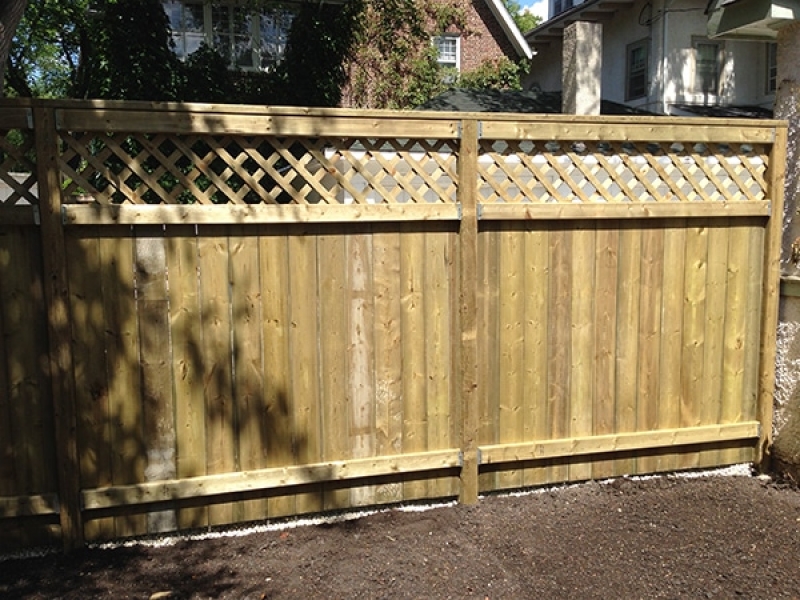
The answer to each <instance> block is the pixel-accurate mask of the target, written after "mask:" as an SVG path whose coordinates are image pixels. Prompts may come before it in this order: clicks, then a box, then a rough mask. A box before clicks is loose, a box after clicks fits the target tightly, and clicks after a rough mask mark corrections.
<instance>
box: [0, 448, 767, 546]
mask: <svg viewBox="0 0 800 600" xmlns="http://www.w3.org/2000/svg"><path fill="white" fill-rule="evenodd" d="M752 476H753V469H752V466H751V465H750V464H747V463H743V464H738V465H732V466H730V467H724V468H720V469H710V470H702V471H681V472H675V473H662V474H657V475H636V476H627V475H626V476H625V477H624V478H625V479H630V480H631V481H646V480H649V479H659V478H662V477H666V478H667V479H696V478H701V477H752ZM762 477H764V476H762ZM765 477H766V478H767V479H769V476H765ZM615 480H616V479H615V478H612V479H604V480H601V481H598V483H600V484H601V485H608V484H610V483H612V482H613V481H615ZM582 485H584V483H574V484H561V485H554V486H550V487H545V488H536V489H532V490H524V491H517V492H508V493H500V494H492V496H499V497H503V496H513V497H518V496H529V495H534V494H544V493H547V492H555V491H559V490H565V489H571V488H576V487H580V486H582ZM486 497H487V496H486V495H481V498H486ZM456 504H457V502H455V501H452V502H444V503H435V504H410V505H405V506H393V507H387V508H379V509H365V510H354V511H348V512H344V513H339V514H335V515H324V516H318V517H309V518H298V519H292V520H285V521H278V522H275V523H268V522H267V523H260V524H258V525H253V526H250V527H231V528H227V529H220V530H213V531H201V532H198V531H195V532H192V533H183V534H175V533H170V534H165V535H161V536H157V537H156V536H153V535H150V536H147V537H142V538H132V539H127V540H120V541H117V542H103V543H97V544H87V547H88V548H94V549H101V550H113V549H115V548H131V547H136V546H141V547H147V548H163V547H166V546H174V545H175V544H177V543H179V542H183V541H200V540H210V539H218V538H232V537H243V536H246V535H252V534H254V533H264V532H268V531H284V530H287V529H296V528H298V527H308V526H314V525H330V524H334V523H344V522H346V521H353V520H356V519H360V518H362V517H367V516H369V515H374V514H378V513H384V512H389V511H392V510H396V511H401V512H424V511H428V510H433V509H435V508H445V507H451V506H455V505H456ZM55 552H58V550H57V549H55V548H43V549H33V550H28V551H25V552H20V553H15V554H7V555H0V562H4V561H6V560H13V559H21V558H33V557H38V556H47V555H48V554H53V553H55Z"/></svg>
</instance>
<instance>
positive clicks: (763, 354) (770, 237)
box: [755, 124, 788, 470]
mask: <svg viewBox="0 0 800 600" xmlns="http://www.w3.org/2000/svg"><path fill="white" fill-rule="evenodd" d="M787 143H788V127H787V125H786V124H783V125H780V126H776V127H775V139H774V141H773V143H772V148H771V149H770V154H769V180H768V182H767V195H768V197H769V199H770V200H771V201H772V207H771V213H770V218H769V222H768V223H767V231H766V235H765V236H764V273H763V284H762V290H761V340H760V347H759V368H758V398H757V400H756V402H757V418H758V421H759V423H760V424H761V435H760V437H759V441H758V448H757V449H756V457H755V464H756V465H758V466H759V468H761V469H762V470H764V469H767V468H769V464H768V463H769V452H770V447H771V446H772V415H773V411H774V396H775V368H776V364H775V363H776V360H777V356H776V354H777V348H776V344H777V335H778V331H777V328H778V304H779V302H780V294H779V290H780V261H781V238H782V236H783V205H784V198H783V194H784V181H785V178H786V149H787Z"/></svg>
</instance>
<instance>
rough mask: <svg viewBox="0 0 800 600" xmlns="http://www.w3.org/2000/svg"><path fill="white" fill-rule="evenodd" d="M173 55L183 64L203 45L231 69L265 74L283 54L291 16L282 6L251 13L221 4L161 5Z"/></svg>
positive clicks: (252, 10) (180, 3) (177, 3)
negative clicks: (164, 13)
mask: <svg viewBox="0 0 800 600" xmlns="http://www.w3.org/2000/svg"><path fill="white" fill-rule="evenodd" d="M164 10H165V11H166V13H167V16H168V17H169V21H170V26H171V27H172V38H173V40H174V41H175V52H176V54H177V55H178V57H179V58H180V59H182V60H185V59H186V57H187V56H189V55H190V54H191V53H192V52H194V51H195V50H197V49H198V48H199V47H200V45H201V44H202V43H203V42H205V43H206V44H208V45H209V46H211V47H213V48H214V49H216V50H217V51H218V52H219V53H220V54H221V55H222V56H224V57H225V59H226V60H227V61H228V64H229V65H230V67H231V68H232V69H242V70H262V71H268V70H270V69H271V68H273V67H274V66H275V65H277V64H278V63H279V62H280V61H281V60H282V59H283V55H284V53H285V51H286V42H287V40H288V38H289V31H290V29H291V26H292V20H293V19H294V14H295V13H294V12H292V11H291V10H290V9H287V8H285V7H282V6H279V5H277V6H272V7H264V8H260V9H251V8H247V7H246V6H239V5H233V4H225V3H222V2H217V3H214V4H213V5H212V4H210V3H208V2H179V1H175V0H173V1H168V2H164Z"/></svg>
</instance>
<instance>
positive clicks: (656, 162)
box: [478, 140, 768, 204]
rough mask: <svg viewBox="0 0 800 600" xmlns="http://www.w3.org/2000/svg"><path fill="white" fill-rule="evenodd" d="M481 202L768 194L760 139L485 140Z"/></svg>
mask: <svg viewBox="0 0 800 600" xmlns="http://www.w3.org/2000/svg"><path fill="white" fill-rule="evenodd" d="M480 150H481V156H480V158H479V160H478V170H479V176H480V182H479V201H480V202H482V203H487V204H489V203H506V202H507V203H520V202H533V203H537V202H538V203H550V202H586V203H589V202H615V203H618V202H721V201H729V202H731V201H733V202H739V201H745V202H746V201H759V200H764V199H765V196H766V188H767V184H766V181H765V172H766V167H767V158H768V155H767V151H766V149H765V148H764V147H763V146H754V145H753V144H738V145H736V147H733V146H732V145H730V144H706V143H680V142H673V143H644V142H639V143H632V142H613V143H612V142H589V143H587V142H582V141H574V142H570V141H561V142H553V141H537V142H534V141H527V140H526V141H493V140H482V141H481V146H480Z"/></svg>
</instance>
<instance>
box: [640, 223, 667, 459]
mask: <svg viewBox="0 0 800 600" xmlns="http://www.w3.org/2000/svg"><path fill="white" fill-rule="evenodd" d="M641 260H642V267H641V269H642V270H641V288H640V290H639V296H640V300H639V302H640V312H639V346H638V347H639V351H638V360H637V363H636V368H637V369H638V371H639V375H638V384H637V393H638V400H637V405H636V408H637V413H636V424H637V429H638V430H639V431H651V430H653V429H658V397H659V378H660V376H661V372H660V369H659V360H660V347H659V339H660V337H659V334H660V332H661V317H662V298H663V273H664V230H663V229H660V228H654V229H647V230H645V231H644V232H642V255H641ZM657 469H658V461H657V459H656V458H654V457H650V456H643V457H640V458H637V461H636V470H637V472H639V473H652V472H654V471H656V470H657Z"/></svg>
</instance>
